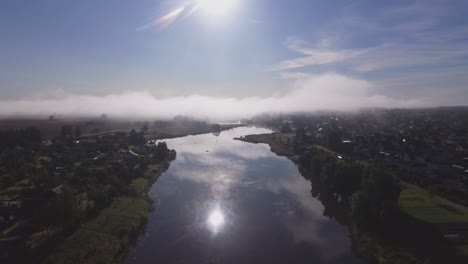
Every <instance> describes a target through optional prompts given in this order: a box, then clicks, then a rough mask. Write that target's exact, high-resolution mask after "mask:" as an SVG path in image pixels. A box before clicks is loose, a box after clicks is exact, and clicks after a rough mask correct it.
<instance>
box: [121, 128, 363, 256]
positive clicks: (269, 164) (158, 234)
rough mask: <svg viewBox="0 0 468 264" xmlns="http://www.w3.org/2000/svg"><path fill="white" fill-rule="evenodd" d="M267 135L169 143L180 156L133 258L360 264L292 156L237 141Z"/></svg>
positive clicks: (154, 191)
mask: <svg viewBox="0 0 468 264" xmlns="http://www.w3.org/2000/svg"><path fill="white" fill-rule="evenodd" d="M267 132H269V130H266V129H258V128H237V129H234V130H230V131H225V132H223V133H221V135H219V136H215V135H211V134H208V135H200V136H188V137H184V138H178V139H172V140H167V141H166V142H167V143H168V145H169V147H170V148H173V149H175V150H176V151H177V159H176V160H175V161H174V162H173V163H172V164H171V167H170V169H169V170H168V171H167V172H166V173H165V174H163V175H162V176H161V177H160V178H159V179H158V181H157V182H156V183H155V184H154V185H153V187H152V188H151V191H150V195H151V197H152V198H153V200H154V206H155V209H154V211H153V212H152V214H151V216H150V218H149V221H148V226H147V229H146V233H145V234H144V235H142V237H141V238H140V240H139V241H138V242H137V244H136V246H135V247H134V248H133V249H132V250H131V251H130V254H129V257H128V259H127V261H126V263H164V264H171V263H236V264H239V263H247V264H248V263H255V264H259V263H315V264H321V263H361V262H360V261H359V260H358V259H357V258H356V257H354V256H353V255H352V253H351V242H350V239H349V237H348V231H347V229H346V228H345V227H343V226H341V225H339V224H338V223H336V222H335V221H333V220H330V219H328V218H326V217H324V216H322V213H323V210H324V208H323V206H322V205H321V203H320V202H319V201H318V200H316V199H315V198H313V197H312V196H311V194H310V190H311V185H310V182H308V181H306V180H305V179H304V178H303V177H302V176H301V175H300V173H299V171H298V169H297V168H296V166H295V165H294V164H293V163H292V162H291V161H289V160H288V159H286V158H284V157H278V156H276V155H275V154H274V153H272V152H270V150H269V147H268V146H267V145H265V144H250V143H245V142H241V141H237V140H233V138H235V137H239V136H241V135H248V134H259V133H267Z"/></svg>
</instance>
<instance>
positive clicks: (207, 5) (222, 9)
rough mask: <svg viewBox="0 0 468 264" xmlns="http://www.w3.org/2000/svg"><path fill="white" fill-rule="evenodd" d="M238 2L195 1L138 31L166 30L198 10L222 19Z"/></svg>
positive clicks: (227, 0)
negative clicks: (153, 28)
mask: <svg viewBox="0 0 468 264" xmlns="http://www.w3.org/2000/svg"><path fill="white" fill-rule="evenodd" d="M237 2H238V0H193V1H187V2H186V3H185V4H184V5H182V6H180V7H178V8H177V9H174V10H172V11H171V12H169V13H167V14H166V15H164V16H162V17H160V18H158V19H155V20H153V21H151V22H149V23H147V24H145V25H143V26H140V27H138V28H137V29H136V30H137V31H143V30H147V29H150V28H152V27H157V28H158V29H160V30H161V29H164V28H166V27H168V26H169V25H170V24H172V23H174V22H175V21H176V20H177V19H180V18H182V19H183V18H187V17H188V16H190V15H192V14H193V13H195V12H196V11H198V10H201V11H204V13H205V14H207V15H209V16H212V17H222V16H225V15H227V13H229V12H230V11H231V10H232V9H234V7H235V6H236V4H237Z"/></svg>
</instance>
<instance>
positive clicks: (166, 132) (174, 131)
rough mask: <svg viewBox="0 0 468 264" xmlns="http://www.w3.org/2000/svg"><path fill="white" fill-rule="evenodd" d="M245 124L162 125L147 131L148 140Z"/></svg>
mask: <svg viewBox="0 0 468 264" xmlns="http://www.w3.org/2000/svg"><path fill="white" fill-rule="evenodd" d="M242 126H245V125H243V124H222V125H217V124H215V125H211V126H201V127H196V126H184V125H173V126H167V127H160V128H156V129H150V130H148V132H146V133H145V139H146V140H158V139H171V138H178V137H185V136H195V135H201V134H207V133H220V132H222V131H225V130H229V129H233V128H236V127H242Z"/></svg>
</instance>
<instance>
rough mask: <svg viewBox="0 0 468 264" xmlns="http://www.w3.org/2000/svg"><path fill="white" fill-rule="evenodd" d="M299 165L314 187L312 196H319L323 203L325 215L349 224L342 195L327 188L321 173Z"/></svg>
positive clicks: (302, 173) (303, 174)
mask: <svg viewBox="0 0 468 264" xmlns="http://www.w3.org/2000/svg"><path fill="white" fill-rule="evenodd" d="M298 167H299V171H300V172H301V175H302V176H304V178H306V179H307V180H309V181H310V182H311V186H312V189H311V191H310V193H311V195H312V197H314V198H317V199H318V200H319V201H320V202H321V203H322V204H323V206H324V211H323V215H324V216H326V217H328V218H331V219H335V220H336V221H337V222H338V223H340V224H343V225H346V224H348V222H349V221H348V219H347V207H346V203H345V202H344V200H343V199H342V198H341V196H340V195H338V194H336V193H333V192H331V191H330V190H329V189H327V188H325V186H323V185H322V183H321V181H320V176H319V174H316V173H314V172H313V171H312V170H310V169H309V170H306V169H304V168H301V167H300V166H298Z"/></svg>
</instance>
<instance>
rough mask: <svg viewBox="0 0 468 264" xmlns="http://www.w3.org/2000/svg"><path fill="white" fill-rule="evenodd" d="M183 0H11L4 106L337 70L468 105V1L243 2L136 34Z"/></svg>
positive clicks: (390, 93) (396, 90) (276, 88)
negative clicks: (220, 11) (7, 102)
mask: <svg viewBox="0 0 468 264" xmlns="http://www.w3.org/2000/svg"><path fill="white" fill-rule="evenodd" d="M184 2H186V1H177V0H162V1H161V0H151V1H150V0H144V1H130V0H127V1H124V0H113V1H105V0H101V1H95V0H93V1H90V0H82V1H64V0H38V1H29V0H4V1H1V3H0V40H1V42H0V90H1V92H2V98H1V99H3V100H31V99H33V98H34V99H37V98H39V99H40V98H47V99H50V98H62V97H65V96H70V95H79V96H81V95H86V96H107V95H116V94H122V93H128V92H145V93H148V94H151V95H152V96H155V97H157V98H166V97H174V96H189V95H194V94H198V95H203V96H213V97H229V98H237V99H240V98H247V97H260V98H264V97H271V96H275V95H282V94H288V93H291V91H294V89H301V88H304V85H307V83H310V82H308V81H307V80H309V79H311V78H312V79H313V78H319V77H321V76H323V75H330V74H332V75H334V76H339V77H344V78H350V79H352V80H358V81H363V82H366V85H369V87H371V88H369V89H371V90H370V91H369V92H368V93H369V94H370V95H379V96H386V97H390V98H394V99H396V100H400V99H401V100H404V99H408V98H410V99H419V98H422V99H424V100H426V101H427V102H430V103H431V104H434V105H460V104H466V102H468V87H467V84H468V76H467V74H466V73H467V72H468V71H467V70H468V16H466V12H465V11H466V10H468V2H467V1H461V0H460V1H458V0H449V1H433V0H426V1H385V2H384V1H315V0H287V1H286V0H237V4H236V7H235V8H233V9H232V10H231V11H230V12H228V13H226V15H225V16H210V15H208V14H207V13H206V12H203V11H202V10H197V11H196V12H194V13H193V14H191V15H190V16H187V17H184V18H183V16H180V17H179V18H177V19H176V20H175V21H174V22H173V23H172V24H170V25H169V26H167V27H165V28H164V29H161V28H159V27H157V26H155V27H151V28H148V29H146V30H137V29H138V28H139V27H141V26H142V25H145V24H147V23H148V22H150V21H152V20H154V19H157V18H158V17H161V16H163V15H165V14H167V13H168V12H170V11H172V10H174V9H176V8H177V7H179V6H181V5H182V4H183V3H184Z"/></svg>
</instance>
